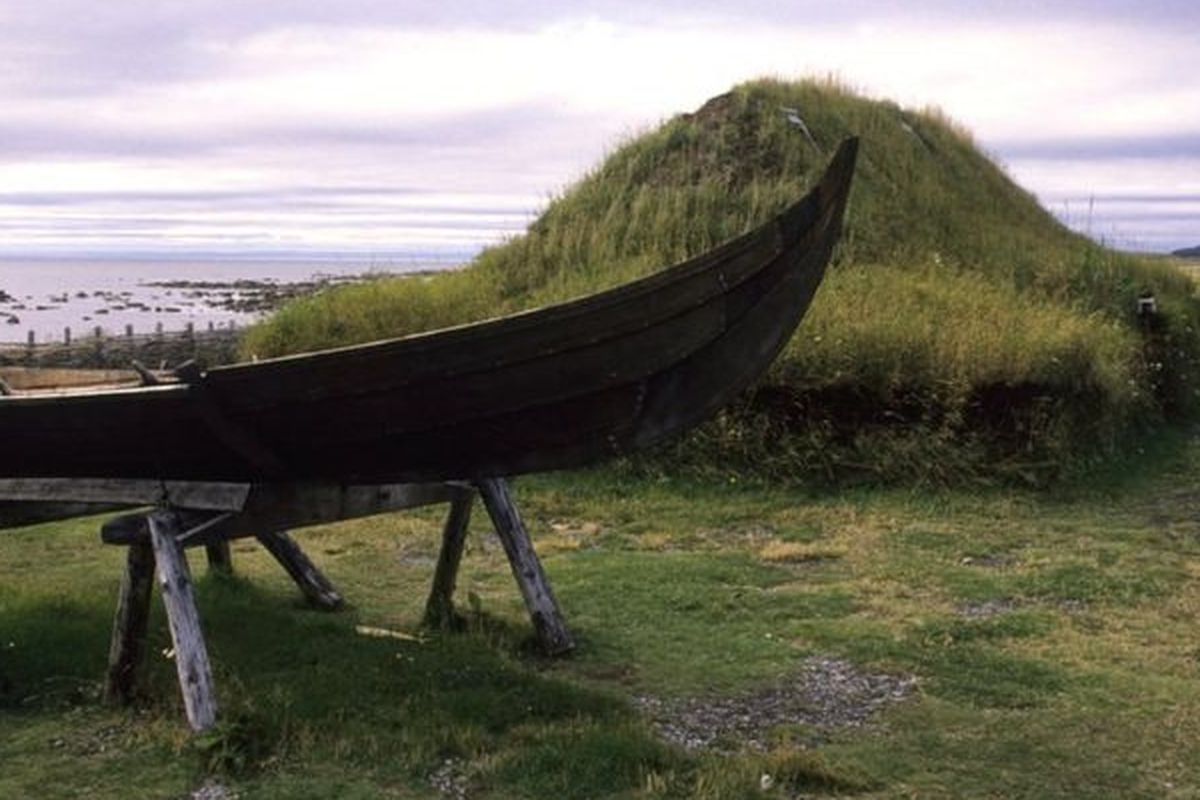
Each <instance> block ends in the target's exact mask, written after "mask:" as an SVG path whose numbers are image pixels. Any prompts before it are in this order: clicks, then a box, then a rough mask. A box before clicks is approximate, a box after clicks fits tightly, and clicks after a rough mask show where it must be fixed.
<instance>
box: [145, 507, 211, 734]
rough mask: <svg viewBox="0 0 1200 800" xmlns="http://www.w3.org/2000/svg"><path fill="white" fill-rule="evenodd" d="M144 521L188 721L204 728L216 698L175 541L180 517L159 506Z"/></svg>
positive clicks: (188, 580)
mask: <svg viewBox="0 0 1200 800" xmlns="http://www.w3.org/2000/svg"><path fill="white" fill-rule="evenodd" d="M147 522H148V523H149V527H150V543H151V544H152V545H153V547H154V557H155V560H156V561H157V562H158V579H159V584H160V585H161V588H162V596H163V605H165V606H166V609H167V622H168V623H169V625H170V628H171V641H172V642H173V643H174V645H175V668H176V670H178V672H179V688H180V689H181V690H182V692H183V705H184V709H185V711H186V713H187V718H188V724H190V725H191V726H192V730H194V731H197V732H199V731H205V730H208V729H209V728H211V727H212V726H213V724H214V723H215V722H216V720H217V699H216V693H215V691H214V690H213V677H212V666H211V665H210V664H209V661H208V648H207V647H206V646H205V644H204V634H203V632H202V631H201V629H200V613H199V611H197V609H196V595H195V593H194V592H193V591H192V578H191V574H190V573H189V571H188V565H187V559H186V558H185V557H184V553H183V548H182V547H181V546H180V544H179V541H178V536H179V535H180V533H182V531H181V530H180V525H179V518H178V516H177V515H176V514H175V512H174V511H172V510H170V509H160V510H158V511H154V512H152V513H151V514H150V515H149V516H148V517H147Z"/></svg>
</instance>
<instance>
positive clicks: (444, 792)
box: [429, 758, 470, 800]
mask: <svg viewBox="0 0 1200 800" xmlns="http://www.w3.org/2000/svg"><path fill="white" fill-rule="evenodd" d="M429 783H430V784H431V785H432V786H433V788H434V789H437V791H438V793H439V794H441V796H442V797H445V798H447V800H467V788H468V786H469V785H470V780H469V777H468V775H467V769H466V764H464V763H463V762H462V761H460V760H458V759H455V758H447V759H446V760H445V761H443V762H442V763H441V764H440V765H439V766H438V768H437V769H435V770H434V771H433V772H432V773H430V775H429Z"/></svg>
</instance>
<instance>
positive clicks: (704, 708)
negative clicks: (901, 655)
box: [635, 656, 917, 751]
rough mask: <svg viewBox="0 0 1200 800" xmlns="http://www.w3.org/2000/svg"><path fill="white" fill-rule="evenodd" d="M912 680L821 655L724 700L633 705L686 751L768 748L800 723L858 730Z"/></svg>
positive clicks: (642, 700) (641, 700)
mask: <svg viewBox="0 0 1200 800" xmlns="http://www.w3.org/2000/svg"><path fill="white" fill-rule="evenodd" d="M916 685H917V679H916V678H915V677H914V676H911V675H892V674H888V673H872V672H866V671H865V670H862V669H860V668H859V667H857V666H855V665H854V664H852V663H850V662H849V661H844V660H842V659H837V658H829V657H826V656H813V657H811V658H808V659H805V661H804V662H803V665H802V666H801V668H800V670H799V671H798V672H796V674H795V675H792V676H791V677H789V678H787V679H785V680H783V681H781V682H779V683H777V684H775V685H773V686H769V687H767V688H764V689H756V690H754V691H751V692H746V693H743V694H738V695H733V696H729V697H709V698H685V699H681V700H663V699H661V698H657V697H638V698H636V700H635V702H636V704H637V706H638V707H639V708H640V709H641V710H642V711H643V712H644V713H646V714H647V715H648V716H649V717H650V718H651V719H652V720H653V722H654V726H655V727H656V728H657V729H658V732H659V734H660V735H661V736H662V737H663V738H664V739H666V740H667V741H669V742H671V743H673V744H677V745H680V746H681V747H684V748H686V749H688V750H719V751H731V750H737V749H744V748H745V749H752V750H760V751H761V750H766V749H768V742H769V740H770V738H771V732H772V731H773V730H774V729H776V728H779V727H782V726H795V725H804V726H808V727H810V728H813V729H815V730H816V731H824V732H830V731H833V730H837V729H839V728H858V727H862V726H863V725H865V724H867V723H868V722H869V721H870V720H871V718H872V717H874V716H875V715H876V714H877V713H879V712H880V711H881V710H883V709H884V708H886V707H887V706H890V705H894V704H895V703H898V702H900V701H902V700H904V699H905V698H907V697H908V696H909V695H911V694H912V692H913V690H914V689H915V688H916Z"/></svg>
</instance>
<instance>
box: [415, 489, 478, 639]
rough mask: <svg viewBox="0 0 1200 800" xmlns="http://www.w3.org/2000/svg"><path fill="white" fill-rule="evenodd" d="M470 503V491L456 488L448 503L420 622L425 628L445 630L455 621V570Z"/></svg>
mask: <svg viewBox="0 0 1200 800" xmlns="http://www.w3.org/2000/svg"><path fill="white" fill-rule="evenodd" d="M474 500H475V492H474V491H472V490H470V489H460V490H459V491H458V492H457V493H456V494H455V495H454V498H453V499H452V500H451V501H450V513H449V514H447V515H446V524H445V527H443V529H442V549H441V550H440V551H439V552H438V561H437V568H436V569H435V570H434V573H433V586H432V588H431V589H430V590H429V600H428V601H427V602H426V603H425V621H424V623H425V625H427V626H428V627H431V628H440V629H442V630H446V629H449V628H452V627H453V626H454V625H455V623H456V621H457V619H456V617H455V614H454V587H455V583H456V582H457V579H458V567H459V564H461V563H462V554H463V546H464V545H465V544H466V541H467V526H468V525H469V524H470V522H471V506H472V504H473V503H474Z"/></svg>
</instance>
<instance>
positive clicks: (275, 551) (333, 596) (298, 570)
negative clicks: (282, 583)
mask: <svg viewBox="0 0 1200 800" xmlns="http://www.w3.org/2000/svg"><path fill="white" fill-rule="evenodd" d="M258 541H259V542H261V543H262V546H263V547H265V548H266V549H267V552H268V553H270V554H271V555H273V556H274V557H275V560H276V561H278V562H279V564H280V566H282V567H283V569H284V570H285V571H286V572H287V574H288V575H290V576H291V577H292V580H293V581H295V582H296V585H297V586H299V587H300V591H301V592H302V593H303V594H304V596H305V598H307V599H308V602H310V603H312V604H313V605H314V606H316V607H317V608H323V609H325V610H326V611H336V610H337V609H339V608H341V607H342V596H341V595H340V594H338V590H337V589H335V588H334V587H333V584H332V583H330V582H329V579H328V578H326V577H325V575H324V574H322V573H321V570H319V569H317V565H316V564H314V563H312V562H311V561H309V560H308V556H306V555H304V551H303V550H301V549H300V545H298V544H296V541H295V540H294V539H293V538H292V537H291V536H288V535H287V533H286V532H284V531H264V532H263V533H260V534H258Z"/></svg>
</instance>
